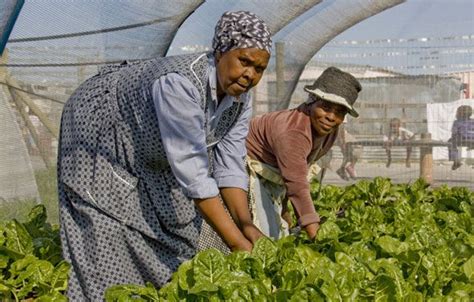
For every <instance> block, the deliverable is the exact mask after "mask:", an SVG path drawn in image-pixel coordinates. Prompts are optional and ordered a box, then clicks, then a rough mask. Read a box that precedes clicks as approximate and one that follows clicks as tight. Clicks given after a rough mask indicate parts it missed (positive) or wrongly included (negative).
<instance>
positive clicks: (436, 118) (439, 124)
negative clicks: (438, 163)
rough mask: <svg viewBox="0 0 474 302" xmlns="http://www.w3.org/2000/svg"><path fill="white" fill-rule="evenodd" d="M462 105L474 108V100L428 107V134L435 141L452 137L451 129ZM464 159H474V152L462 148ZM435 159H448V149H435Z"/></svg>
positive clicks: (428, 105)
mask: <svg viewBox="0 0 474 302" xmlns="http://www.w3.org/2000/svg"><path fill="white" fill-rule="evenodd" d="M461 105H470V106H471V107H474V99H462V100H457V101H455V102H449V103H435V104H427V105H426V118H427V122H428V132H429V133H431V138H432V139H434V140H441V141H447V140H448V139H449V138H450V137H451V128H452V126H453V122H454V120H455V119H456V110H457V108H458V107H459V106H461ZM461 150H462V151H461V157H462V158H474V151H467V150H466V148H465V147H463V148H461ZM433 159H435V160H442V159H445V160H447V159H448V148H445V147H437V148H434V149H433Z"/></svg>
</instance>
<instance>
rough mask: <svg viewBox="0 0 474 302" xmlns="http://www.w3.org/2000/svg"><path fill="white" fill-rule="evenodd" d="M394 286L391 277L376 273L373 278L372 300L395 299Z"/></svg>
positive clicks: (390, 301)
mask: <svg viewBox="0 0 474 302" xmlns="http://www.w3.org/2000/svg"><path fill="white" fill-rule="evenodd" d="M395 288H396V285H395V283H394V282H393V279H392V278H390V277H389V276H386V275H378V276H377V277H376V278H375V293H374V297H373V298H374V301H377V302H381V301H388V302H392V301H393V302H395V301H397V298H396V290H395Z"/></svg>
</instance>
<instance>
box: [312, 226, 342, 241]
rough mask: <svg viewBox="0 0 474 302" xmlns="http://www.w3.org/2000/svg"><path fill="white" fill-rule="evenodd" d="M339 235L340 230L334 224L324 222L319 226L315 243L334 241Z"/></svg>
mask: <svg viewBox="0 0 474 302" xmlns="http://www.w3.org/2000/svg"><path fill="white" fill-rule="evenodd" d="M340 234H341V229H340V228H339V227H338V225H337V224H336V223H335V222H332V221H326V222H324V223H323V224H321V227H320V229H319V231H318V237H317V241H324V240H336V239H338V238H339V235H340Z"/></svg>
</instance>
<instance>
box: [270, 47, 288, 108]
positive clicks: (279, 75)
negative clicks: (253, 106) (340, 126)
mask: <svg viewBox="0 0 474 302" xmlns="http://www.w3.org/2000/svg"><path fill="white" fill-rule="evenodd" d="M275 69H276V72H275V73H276V99H275V103H274V104H280V103H282V102H283V93H284V91H285V42H276V43H275ZM277 109H286V108H280V106H279V105H278V106H275V107H274V108H269V111H273V110H277Z"/></svg>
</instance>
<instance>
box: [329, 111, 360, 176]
mask: <svg viewBox="0 0 474 302" xmlns="http://www.w3.org/2000/svg"><path fill="white" fill-rule="evenodd" d="M346 124H347V121H346V120H344V122H343V123H342V124H341V125H340V126H339V133H338V135H337V139H336V142H335V145H336V146H339V148H341V153H342V162H341V165H340V166H339V169H337V170H336V174H337V175H339V177H340V178H342V179H344V180H349V177H350V178H351V179H356V178H357V173H356V170H355V165H356V163H357V161H358V160H359V158H360V156H361V155H362V146H357V145H353V144H348V143H350V142H355V141H356V139H355V137H354V136H353V135H352V134H350V133H349V132H348V131H347V129H346Z"/></svg>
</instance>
